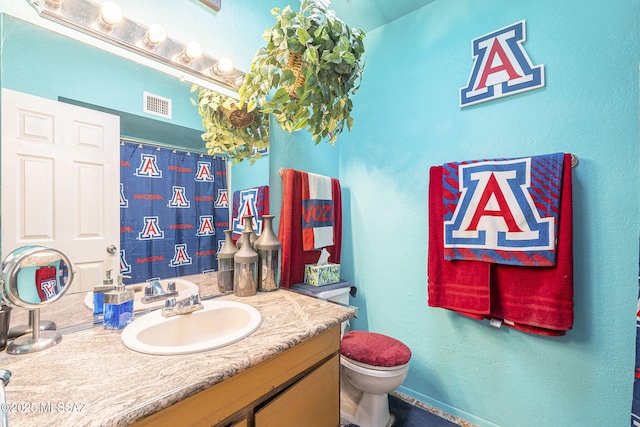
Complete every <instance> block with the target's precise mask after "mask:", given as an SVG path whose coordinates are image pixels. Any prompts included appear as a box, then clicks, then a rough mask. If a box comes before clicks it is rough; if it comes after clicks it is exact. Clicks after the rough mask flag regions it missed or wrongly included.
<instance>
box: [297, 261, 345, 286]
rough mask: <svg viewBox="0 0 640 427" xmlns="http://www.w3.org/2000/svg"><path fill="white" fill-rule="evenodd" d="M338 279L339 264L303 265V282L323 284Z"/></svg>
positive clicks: (335, 281) (316, 284)
mask: <svg viewBox="0 0 640 427" xmlns="http://www.w3.org/2000/svg"><path fill="white" fill-rule="evenodd" d="M339 281H340V264H333V263H328V264H324V265H317V264H305V266H304V283H306V284H307V285H312V286H323V285H330V284H332V283H337V282H339Z"/></svg>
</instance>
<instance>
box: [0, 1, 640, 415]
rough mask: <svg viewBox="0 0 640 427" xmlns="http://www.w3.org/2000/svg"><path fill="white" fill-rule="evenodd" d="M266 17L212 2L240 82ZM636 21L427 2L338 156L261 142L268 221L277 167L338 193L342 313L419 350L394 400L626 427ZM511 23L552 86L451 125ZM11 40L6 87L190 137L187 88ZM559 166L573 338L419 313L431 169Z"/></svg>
mask: <svg viewBox="0 0 640 427" xmlns="http://www.w3.org/2000/svg"><path fill="white" fill-rule="evenodd" d="M336 1H337V0H336ZM260 3H265V2H260ZM277 3H283V2H281V1H279V2H277ZM291 3H292V4H293V3H296V2H291ZM260 6H261V7H260V8H259V7H257V6H256V5H255V3H254V1H253V0H242V1H240V0H238V1H236V2H226V3H225V2H223V11H226V12H225V13H228V14H229V15H226V16H227V19H228V20H229V21H230V22H236V23H238V22H241V23H242V24H243V28H245V27H246V31H244V32H243V36H242V39H241V40H239V41H234V40H233V39H229V40H230V41H229V43H228V44H229V45H231V46H233V47H234V49H235V50H236V51H237V52H239V54H238V56H239V57H240V58H241V59H242V60H244V61H245V66H244V67H243V68H244V69H246V61H247V59H248V60H250V58H251V57H252V56H253V53H254V52H255V50H256V49H257V47H258V46H259V45H260V44H261V43H262V40H261V39H260V38H259V34H260V33H261V32H262V30H263V29H264V28H266V27H267V26H270V25H271V19H272V17H271V15H269V13H268V8H269V7H271V6H273V5H272V4H268V5H267V4H261V5H260ZM0 8H2V6H0ZM0 10H2V9H0ZM639 12H640V7H639V1H638V0H610V1H607V2H605V1H595V0H588V1H579V0H565V1H563V2H557V1H552V0H540V1H538V2H513V1H508V0H457V1H455V2H452V1H445V0H436V1H435V2H434V3H431V4H429V5H428V6H425V7H424V8H422V9H419V10H418V11H416V12H413V13H411V14H408V15H405V16H404V17H402V18H400V19H398V20H396V21H394V22H391V23H390V24H387V25H385V26H382V27H379V28H377V29H376V30H373V31H371V32H369V34H368V35H367V37H366V39H365V43H366V48H367V62H366V70H365V76H364V80H363V84H362V88H361V90H360V92H359V93H358V94H357V95H356V97H355V99H354V103H355V108H354V118H355V126H354V128H353V131H352V132H351V133H345V134H343V135H341V137H340V139H339V140H338V142H337V146H336V147H331V146H328V145H326V144H322V145H319V146H314V145H313V143H312V142H311V140H310V138H309V136H308V134H307V133H306V132H297V133H294V134H287V133H285V132H283V131H281V130H280V129H278V128H276V127H275V126H272V131H271V135H272V146H271V154H270V156H268V157H267V158H265V159H262V160H260V162H259V164H257V165H256V167H257V168H258V169H256V170H260V171H262V172H261V173H268V174H269V184H270V186H271V207H272V209H271V210H272V213H275V214H276V215H279V212H280V204H281V202H282V200H281V196H280V192H281V188H282V185H281V180H280V177H279V174H278V170H279V169H280V168H287V167H293V168H296V169H301V170H308V171H310V172H316V173H321V174H324V175H329V176H334V177H338V178H340V180H341V182H342V186H343V198H344V212H343V217H344V234H343V240H344V246H343V254H342V255H343V258H342V271H343V278H345V279H347V280H351V281H353V282H354V283H355V284H356V285H357V286H358V296H357V298H355V299H354V300H353V301H352V303H354V304H356V305H358V306H359V307H360V317H359V318H358V319H356V320H355V321H354V322H353V326H354V327H355V328H357V329H365V330H371V331H376V332H381V333H385V334H388V335H391V336H394V337H396V338H398V339H400V340H402V341H404V342H405V343H406V344H407V345H408V346H409V347H410V348H411V349H412V352H413V358H412V361H411V368H410V371H409V375H408V377H407V380H406V381H405V383H404V385H403V386H402V388H401V389H400V391H401V392H403V393H405V394H408V395H410V396H413V397H416V398H418V399H419V400H422V401H424V402H426V403H428V404H431V405H433V406H435V407H438V408H440V409H443V410H445V411H448V412H450V413H453V414H454V415H459V416H462V417H463V418H465V419H467V420H469V421H471V422H474V423H477V424H479V425H481V426H494V425H495V426H503V427H529V426H531V427H534V426H535V427H538V426H563V427H564V426H604V425H606V426H609V425H611V426H622V425H628V424H629V412H630V407H631V392H632V381H633V373H634V355H635V353H634V349H635V311H636V301H637V295H638V288H637V277H638V249H639V248H638V229H639V227H638V226H639V224H638V218H639V213H640V212H639V210H640V207H639V203H638V202H639V197H638V195H639V190H640V188H639V182H640V179H639V178H640V177H639V176H638V175H639V152H638V101H639V99H638V63H639V60H638V55H639V54H640V36H639V34H640V31H639V30H640V28H639V24H638V15H639ZM520 20H526V24H527V41H526V42H525V44H524V45H525V48H526V50H527V52H528V53H529V56H530V57H531V60H532V61H533V63H534V64H544V65H545V71H546V87H545V88H543V89H538V90H535V91H531V92H528V93H523V94H519V95H514V96H511V97H507V98H503V99H501V100H497V101H492V102H488V103H485V104H480V105H476V106H473V107H468V108H465V109H460V107H459V106H458V91H459V89H460V87H462V86H464V85H465V84H466V82H467V79H468V77H469V73H470V71H471V67H472V64H473V61H472V58H471V47H470V43H471V40H472V39H473V38H475V37H478V36H480V35H483V34H486V33H488V32H491V31H493V30H496V29H498V28H501V27H503V26H506V25H509V24H512V23H514V22H517V21H520ZM229 21H226V22H229ZM9 25H11V24H8V23H6V22H5V24H4V26H3V29H4V30H6V31H7V33H6V34H5V37H4V38H3V41H2V68H1V69H0V73H1V74H0V77H1V79H2V80H1V84H2V86H3V87H8V88H11V89H15V90H21V91H24V92H28V93H32V94H35V95H39V96H44V97H48V98H53V99H55V98H57V97H58V96H63V97H67V98H71V99H78V100H80V101H82V102H86V103H89V104H96V105H103V106H104V107H107V108H113V109H116V110H120V111H125V112H128V113H132V114H143V113H141V111H140V110H141V97H142V91H143V90H148V91H150V92H153V93H156V94H158V95H161V96H166V97H171V98H172V99H174V114H175V118H174V120H173V121H172V123H174V124H176V125H180V126H185V127H188V128H194V129H196V128H197V129H199V128H200V118H199V116H197V114H196V113H195V110H194V108H193V107H192V106H191V104H190V103H189V101H188V97H189V94H188V91H189V86H190V85H189V84H188V83H183V82H180V81H179V80H177V79H175V78H172V77H168V76H165V75H164V74H162V73H160V72H157V71H154V70H151V69H149V68H147V67H144V66H141V65H138V64H135V63H133V62H131V61H128V60H125V59H120V58H117V57H115V56H113V55H110V54H105V53H104V52H101V51H99V50H97V49H95V48H90V47H86V46H82V45H79V44H78V43H77V42H73V43H71V44H70V45H68V46H67V44H66V42H64V41H59V42H56V43H55V45H54V46H52V45H38V43H37V40H24V41H23V39H19V41H18V40H17V39H16V38H15V37H14V35H15V36H19V37H22V36H23V35H22V34H21V33H17V34H13V33H12V31H18V30H19V29H20V28H19V26H18V25H17V24H16V26H15V27H13V28H11V27H10V26H9ZM212 28H213V26H212ZM212 31H215V30H212ZM12 34H13V35H12ZM64 46H67V47H64ZM556 151H564V152H571V153H574V154H576V155H577V156H578V157H579V159H580V163H579V165H578V166H577V167H576V168H575V169H574V171H573V178H574V194H573V200H574V217H575V224H574V258H575V262H574V268H575V277H574V281H575V326H574V329H573V330H571V331H569V333H568V334H567V335H566V336H564V337H558V338H548V337H540V336H535V335H529V334H525V333H522V332H517V331H514V330H510V329H506V328H501V329H496V328H493V327H490V326H489V325H488V324H487V323H486V322H478V321H474V320H471V319H467V318H464V317H462V316H459V315H457V314H455V313H452V312H449V311H446V310H442V309H435V308H429V307H428V306H427V290H426V281H427V278H426V258H427V233H428V230H427V185H428V171H429V167H430V166H432V165H438V164H441V163H444V162H447V161H455V160H465V159H476V158H491V157H511V156H526V155H535V154H545V153H550V152H556ZM267 163H268V166H267ZM236 168H237V169H236ZM247 170H249V171H251V167H250V166H248V165H246V164H245V165H242V166H241V167H234V180H235V177H236V175H237V180H236V181H235V182H237V183H239V184H242V185H244V184H243V183H246V186H253V185H259V184H260V183H262V181H261V180H257V179H256V177H255V176H248V177H246V176H245V177H243V176H242V175H243V174H244V173H245V172H246V171H247ZM236 171H237V172H238V174H235V172H236ZM249 173H251V172H249ZM261 179H262V178H261ZM236 188H241V187H236Z"/></svg>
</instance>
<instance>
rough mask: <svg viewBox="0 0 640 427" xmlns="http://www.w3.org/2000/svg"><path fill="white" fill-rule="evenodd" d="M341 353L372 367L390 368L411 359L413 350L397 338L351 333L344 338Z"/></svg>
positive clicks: (360, 332) (369, 333) (341, 343)
mask: <svg viewBox="0 0 640 427" xmlns="http://www.w3.org/2000/svg"><path fill="white" fill-rule="evenodd" d="M340 353H341V354H342V355H343V356H345V357H348V358H349V359H352V360H355V361H356V362H360V363H366V364H367V365H371V366H381V367H385V368H390V367H393V366H400V365H404V364H405V363H409V359H411V350H409V347H407V346H406V345H404V344H403V343H401V342H400V341H398V340H397V339H395V338H391V337H388V336H386V335H382V334H377V333H375V332H363V331H351V332H349V333H347V334H345V335H344V337H342V341H341V342H340Z"/></svg>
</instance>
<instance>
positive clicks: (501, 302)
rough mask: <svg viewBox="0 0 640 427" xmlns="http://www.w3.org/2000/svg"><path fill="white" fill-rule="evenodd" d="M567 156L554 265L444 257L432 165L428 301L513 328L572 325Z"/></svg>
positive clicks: (556, 331) (539, 330) (550, 329)
mask: <svg viewBox="0 0 640 427" xmlns="http://www.w3.org/2000/svg"><path fill="white" fill-rule="evenodd" d="M571 184H572V183H571V156H570V155H569V154H565V156H564V166H563V176H562V193H561V196H560V197H561V201H560V218H559V221H558V230H559V231H558V245H557V259H556V265H555V266H553V267H522V266H513V265H502V264H491V263H487V262H480V261H445V259H444V241H443V228H444V224H443V199H442V167H440V166H435V167H432V168H431V170H430V182H429V255H428V276H429V287H428V293H429V306H432V307H441V308H447V309H450V310H454V311H457V312H459V313H460V314H463V315H466V316H469V317H472V318H476V319H483V318H486V319H498V320H502V321H504V324H505V325H507V326H510V327H512V328H515V329H518V330H522V331H525V332H530V333H535V334H541V335H553V336H558V335H564V334H565V333H566V331H567V330H569V329H571V327H572V326H573V212H572V197H571V196H572V188H571Z"/></svg>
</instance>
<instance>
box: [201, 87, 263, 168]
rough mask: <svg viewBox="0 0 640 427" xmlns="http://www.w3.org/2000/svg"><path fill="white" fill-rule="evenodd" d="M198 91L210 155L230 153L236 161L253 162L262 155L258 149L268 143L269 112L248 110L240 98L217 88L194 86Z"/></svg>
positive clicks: (205, 139) (204, 136) (226, 154)
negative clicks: (239, 101) (220, 91)
mask: <svg viewBox="0 0 640 427" xmlns="http://www.w3.org/2000/svg"><path fill="white" fill-rule="evenodd" d="M196 91H197V100H194V99H193V98H192V99H191V103H192V104H193V105H196V106H197V107H198V114H200V116H201V117H202V126H203V127H204V129H205V133H203V134H202V139H203V140H204V141H206V142H205V146H206V147H207V150H208V153H209V154H210V155H220V156H225V157H228V158H229V159H231V160H232V161H233V163H239V162H241V161H242V160H244V159H249V161H250V162H251V164H253V163H254V162H255V161H256V159H258V158H260V157H261V156H260V153H259V151H258V150H262V149H265V148H267V147H268V146H269V116H268V115H267V114H265V113H262V112H261V111H257V110H254V111H249V112H248V111H247V107H246V105H245V106H244V107H241V108H239V107H238V101H236V100H234V99H233V98H231V97H229V96H226V95H222V94H220V93H218V92H216V91H214V90H211V89H207V88H203V87H199V86H197V85H193V86H191V92H192V93H193V92H196Z"/></svg>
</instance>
